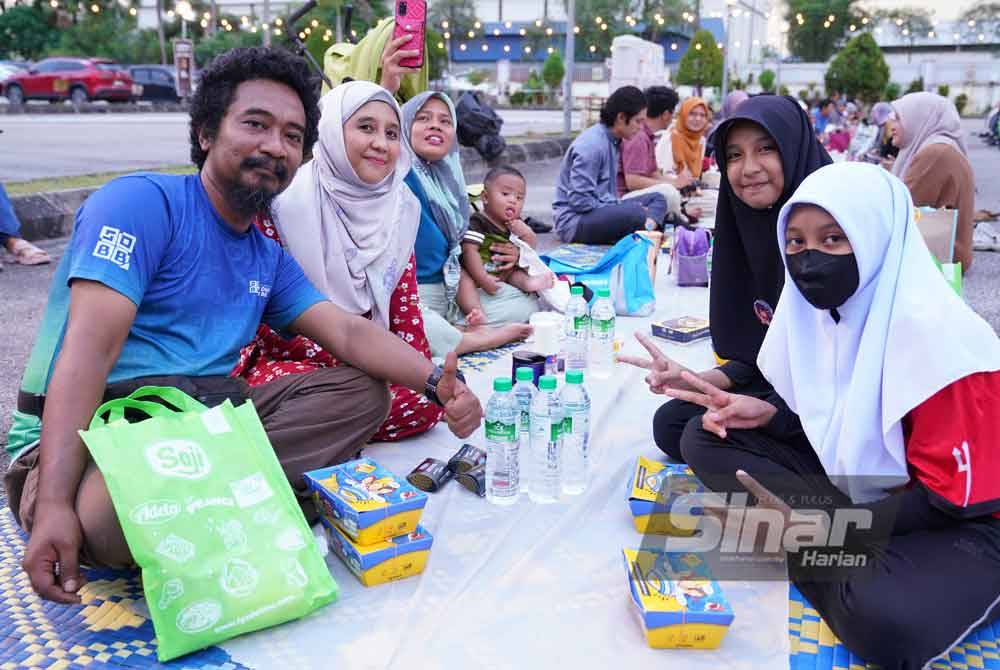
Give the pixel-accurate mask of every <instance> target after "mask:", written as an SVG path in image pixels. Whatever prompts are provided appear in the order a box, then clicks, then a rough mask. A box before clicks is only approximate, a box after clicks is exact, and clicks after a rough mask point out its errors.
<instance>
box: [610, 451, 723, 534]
mask: <svg viewBox="0 0 1000 670" xmlns="http://www.w3.org/2000/svg"><path fill="white" fill-rule="evenodd" d="M704 491H705V487H704V486H702V484H701V482H700V481H698V478H697V477H695V476H694V472H692V471H691V468H689V467H688V466H686V465H684V464H683V463H659V462H657V461H651V460H649V459H648V458H643V457H642V456H640V457H639V458H638V460H637V461H636V464H635V470H634V471H633V474H632V478H631V479H630V480H629V491H628V505H629V508H630V509H631V511H632V520H633V522H634V523H635V529H636V530H637V531H639V532H640V533H649V534H651V535H676V536H681V537H690V536H692V535H694V534H695V532H696V531H697V529H698V522H699V520H700V518H701V508H699V507H691V508H690V512H691V513H690V514H672V513H671V512H670V508H671V506H672V505H673V504H674V502H675V501H676V500H677V498H678V497H680V496H682V495H687V494H689V493H702V492H704Z"/></svg>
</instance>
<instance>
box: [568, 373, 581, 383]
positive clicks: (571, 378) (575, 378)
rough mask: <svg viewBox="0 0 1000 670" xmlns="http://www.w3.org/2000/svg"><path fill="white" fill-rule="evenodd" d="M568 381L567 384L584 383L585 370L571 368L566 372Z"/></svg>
mask: <svg viewBox="0 0 1000 670" xmlns="http://www.w3.org/2000/svg"><path fill="white" fill-rule="evenodd" d="M566 383H567V384H582V383H583V370H570V371H569V372H567V373H566Z"/></svg>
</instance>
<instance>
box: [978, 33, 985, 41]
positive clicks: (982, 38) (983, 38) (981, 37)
mask: <svg viewBox="0 0 1000 670" xmlns="http://www.w3.org/2000/svg"><path fill="white" fill-rule="evenodd" d="M979 41H980V42H985V41H986V35H984V34H982V33H979Z"/></svg>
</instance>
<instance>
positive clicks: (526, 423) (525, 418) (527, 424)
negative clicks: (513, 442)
mask: <svg viewBox="0 0 1000 670" xmlns="http://www.w3.org/2000/svg"><path fill="white" fill-rule="evenodd" d="M530 429H531V412H529V411H527V410H525V411H522V412H521V432H522V433H523V432H526V431H528V430H530Z"/></svg>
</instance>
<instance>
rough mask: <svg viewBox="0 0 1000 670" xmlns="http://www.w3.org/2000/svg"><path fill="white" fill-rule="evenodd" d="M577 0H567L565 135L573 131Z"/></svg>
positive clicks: (564, 86)
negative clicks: (574, 28)
mask: <svg viewBox="0 0 1000 670" xmlns="http://www.w3.org/2000/svg"><path fill="white" fill-rule="evenodd" d="M575 23H576V0H566V58H565V62H566V74H565V76H564V77H563V135H566V136H567V137H569V135H570V134H571V133H572V132H573V74H574V71H575V70H576V58H575V55H576V52H575V49H576V45H575V44H574V42H575V37H576V35H575V33H574V31H573V26H574V24H575Z"/></svg>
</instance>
